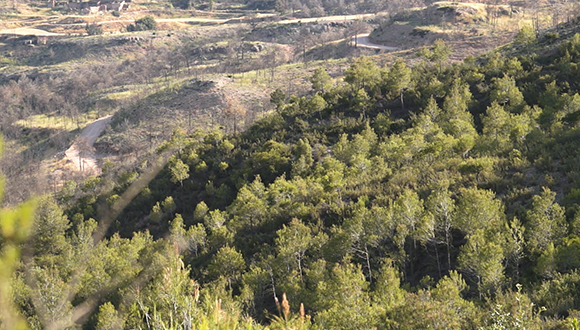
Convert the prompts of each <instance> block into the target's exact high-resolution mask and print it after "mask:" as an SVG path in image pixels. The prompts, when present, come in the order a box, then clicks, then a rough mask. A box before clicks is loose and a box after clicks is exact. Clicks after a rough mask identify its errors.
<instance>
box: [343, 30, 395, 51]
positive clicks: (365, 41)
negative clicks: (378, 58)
mask: <svg viewBox="0 0 580 330" xmlns="http://www.w3.org/2000/svg"><path fill="white" fill-rule="evenodd" d="M356 39H357V40H356V44H357V47H361V48H370V49H382V50H386V51H390V52H392V51H395V50H400V48H398V47H390V46H385V45H379V44H375V43H372V42H371V41H370V39H369V34H368V33H367V34H359V35H358V36H356ZM350 44H351V45H352V46H354V45H355V40H354V38H353V39H352V40H351V42H350Z"/></svg>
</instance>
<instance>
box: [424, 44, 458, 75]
mask: <svg viewBox="0 0 580 330" xmlns="http://www.w3.org/2000/svg"><path fill="white" fill-rule="evenodd" d="M452 51H453V48H451V46H448V45H446V44H445V42H444V41H443V40H442V39H437V40H435V42H434V43H433V46H432V47H430V49H429V48H427V47H423V48H422V49H421V50H420V51H419V53H418V54H417V55H419V57H423V58H425V59H427V60H428V61H430V62H433V63H436V64H437V66H438V67H439V73H441V72H442V70H443V64H444V63H445V62H447V60H448V59H449V55H451V53H452Z"/></svg>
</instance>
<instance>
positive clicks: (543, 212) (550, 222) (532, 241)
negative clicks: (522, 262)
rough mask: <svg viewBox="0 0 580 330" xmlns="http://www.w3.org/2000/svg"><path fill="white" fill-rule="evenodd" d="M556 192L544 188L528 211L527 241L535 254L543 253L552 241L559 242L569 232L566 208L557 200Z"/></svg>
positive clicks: (535, 197) (534, 198)
mask: <svg viewBox="0 0 580 330" xmlns="http://www.w3.org/2000/svg"><path fill="white" fill-rule="evenodd" d="M555 197H556V193H555V192H553V191H550V189H548V188H544V191H543V192H542V193H541V194H540V195H536V196H534V197H533V200H532V208H531V209H530V210H528V211H527V212H526V218H527V222H526V223H525V224H526V241H527V242H528V249H529V250H530V252H531V253H532V254H533V255H537V254H540V253H542V251H544V249H546V247H547V246H548V244H549V243H550V242H553V243H555V244H558V243H559V242H561V240H562V239H563V238H564V236H565V235H566V233H567V232H568V228H567V225H566V217H565V214H564V209H563V208H562V207H561V206H560V205H558V203H556V202H555V200H554V199H555Z"/></svg>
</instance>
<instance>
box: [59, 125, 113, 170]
mask: <svg viewBox="0 0 580 330" xmlns="http://www.w3.org/2000/svg"><path fill="white" fill-rule="evenodd" d="M112 118H113V116H112V115H110V116H106V117H102V118H99V119H97V120H95V121H94V122H92V123H90V124H88V125H87V126H86V127H85V128H84V129H83V131H82V132H81V135H80V136H79V137H78V138H77V139H76V141H75V143H73V145H72V146H71V147H70V148H68V150H67V151H66V152H65V155H66V158H67V159H68V160H69V161H70V162H72V163H73V164H74V167H75V169H76V170H77V171H79V172H88V173H90V174H100V171H101V169H100V168H99V166H98V165H97V158H96V157H95V153H94V151H93V144H94V143H95V141H96V140H97V138H98V137H99V135H101V133H102V132H103V131H104V130H105V128H106V127H107V125H108V124H109V123H110V122H111V119H112Z"/></svg>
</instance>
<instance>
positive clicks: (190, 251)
mask: <svg viewBox="0 0 580 330" xmlns="http://www.w3.org/2000/svg"><path fill="white" fill-rule="evenodd" d="M574 24H575V23H574ZM572 28H573V25H572V23H570V24H569V25H567V26H565V27H563V30H562V35H560V34H559V33H558V32H556V30H554V31H552V32H550V33H547V34H544V35H541V36H540V37H539V38H538V39H536V35H535V33H534V32H533V31H532V32H531V33H530V31H529V30H528V29H526V28H524V29H522V30H521V31H520V33H519V34H518V36H517V37H516V40H515V42H514V43H513V44H510V45H508V46H506V47H503V48H502V49H499V50H498V51H496V52H493V53H490V54H488V55H487V56H485V57H482V58H478V59H476V58H473V57H470V58H467V59H466V60H465V61H464V62H463V63H460V64H454V65H448V64H447V57H448V56H449V52H450V49H449V48H448V47H446V45H445V44H444V43H443V42H436V43H435V45H434V46H433V47H430V48H424V49H423V50H422V51H420V52H419V54H418V55H419V56H420V58H422V59H424V61H421V62H418V63H417V64H415V65H413V66H411V65H409V64H407V63H406V62H405V61H403V60H401V59H396V60H394V61H393V62H392V63H390V64H389V65H387V66H385V67H379V66H378V65H377V64H376V63H375V62H374V61H373V60H372V59H371V58H368V57H361V58H358V59H356V60H354V62H353V63H352V65H350V67H349V68H348V69H346V70H345V72H344V76H343V77H341V79H338V80H336V79H332V78H331V77H330V76H329V75H328V74H327V73H326V72H325V70H324V69H317V70H316V71H315V73H314V75H313V76H312V78H311V83H312V91H311V92H310V94H309V95H308V96H304V97H296V96H289V95H285V93H284V91H282V90H276V91H275V92H273V93H272V94H271V102H272V103H273V104H274V106H275V107H276V110H275V113H273V114H271V115H268V116H266V117H264V118H262V119H260V120H258V121H257V122H256V123H255V124H253V125H251V126H250V127H249V128H248V129H247V130H245V131H243V132H237V133H233V134H225V133H223V132H222V131H221V130H216V131H212V132H209V133H204V132H194V133H193V134H186V133H185V131H184V130H180V129H176V130H175V131H174V132H173V135H172V137H171V139H170V140H168V141H167V142H165V143H163V144H162V145H161V146H160V147H159V148H158V149H157V150H156V152H155V154H154V155H153V156H151V157H149V158H148V159H146V160H143V161H142V162H141V163H140V164H138V166H136V167H135V168H134V170H132V171H129V172H120V171H117V170H115V168H114V166H111V164H107V165H106V166H105V168H104V169H103V174H102V175H101V176H99V177H93V178H90V179H88V180H86V181H84V182H83V183H82V184H75V183H74V182H72V181H70V182H68V183H67V184H65V186H64V187H63V189H62V190H61V191H60V192H58V193H57V194H56V196H55V198H52V197H45V198H42V199H38V200H36V205H37V212H36V215H35V216H34V217H35V220H34V221H32V222H30V221H26V219H28V218H29V217H30V216H29V215H27V214H29V211H30V210H31V207H21V208H19V209H16V210H15V211H9V210H8V209H6V210H2V213H1V214H0V218H1V219H2V221H1V222H0V228H1V229H2V230H1V232H2V235H3V236H2V237H3V238H2V241H1V243H2V247H3V250H2V253H3V254H2V258H3V259H1V260H0V262H1V263H0V265H5V266H7V265H10V266H11V267H14V268H15V272H14V275H12V274H11V269H10V268H9V267H8V266H7V267H5V269H7V270H8V271H6V272H4V273H0V276H1V277H0V279H4V282H3V283H6V284H4V285H3V286H0V297H3V298H5V297H7V296H9V295H8V294H7V292H9V289H10V288H11V289H12V296H11V298H12V299H9V300H12V301H13V304H10V303H9V302H8V300H7V299H2V300H0V307H4V308H0V309H1V310H3V314H0V319H1V320H2V322H3V323H4V324H7V325H14V327H13V329H16V325H17V324H19V323H18V322H23V320H26V321H27V323H28V324H29V326H30V327H31V328H35V329H36V328H39V329H40V328H47V329H65V328H66V329H69V328H70V329H77V328H78V329H241V328H245V329H261V328H264V327H266V328H269V329H374V328H376V329H427V328H430V329H571V328H572V329H577V328H578V325H577V321H576V317H578V316H579V312H578V310H579V309H580V296H579V295H578V287H579V286H580V272H579V271H578V268H579V267H580V237H579V236H580V209H579V207H578V206H579V204H580V167H579V165H578V164H579V160H580V159H579V156H578V149H579V148H580V142H579V141H580V129H579V128H578V124H579V122H580V95H579V94H578V93H579V89H580V69H579V63H580V34H572V33H569V34H566V33H565V32H566V31H570V30H571V29H572ZM567 29H568V30H567ZM11 212H12V213H11ZM18 219H19V220H18ZM17 221H20V222H17ZM15 224H17V225H19V226H16V228H19V229H20V230H19V231H14V226H15ZM25 224H29V226H30V227H31V228H30V232H31V235H32V236H31V240H30V241H29V242H28V243H26V244H24V243H22V242H23V240H24V237H26V228H27V227H26V226H24V225H25ZM101 238H102V239H101ZM18 249H21V250H22V255H23V258H22V260H21V261H17V259H15V258H16V257H14V255H15V254H14V253H16V252H15V251H18ZM2 271H4V270H2ZM8 277H11V280H10V281H9V282H8V281H7V278H8ZM8 285H9V286H10V288H8ZM9 305H10V306H11V307H10V308H11V309H8V307H7V306H9Z"/></svg>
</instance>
